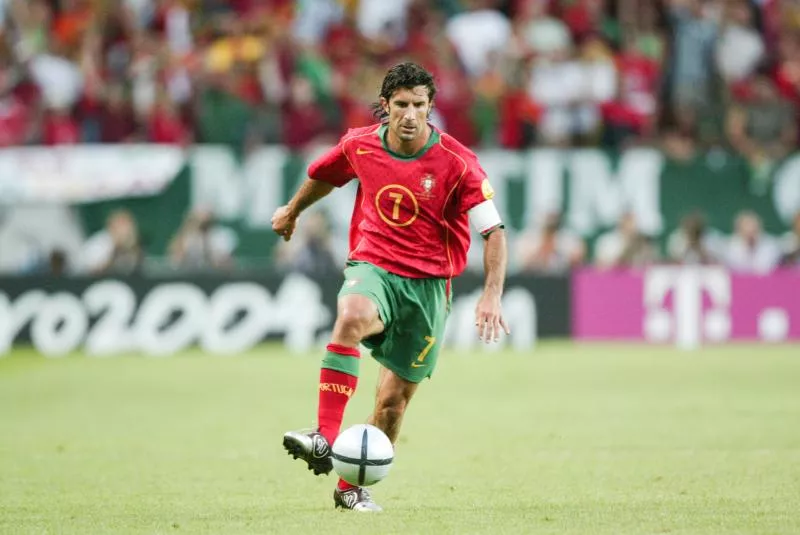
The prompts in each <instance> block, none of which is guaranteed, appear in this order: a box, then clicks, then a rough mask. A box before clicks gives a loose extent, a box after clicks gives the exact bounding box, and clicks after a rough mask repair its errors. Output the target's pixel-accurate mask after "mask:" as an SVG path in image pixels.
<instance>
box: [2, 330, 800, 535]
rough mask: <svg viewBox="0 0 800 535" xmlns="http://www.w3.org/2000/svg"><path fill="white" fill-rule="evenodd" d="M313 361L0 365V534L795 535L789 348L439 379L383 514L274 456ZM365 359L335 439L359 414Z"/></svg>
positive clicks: (546, 359) (302, 399)
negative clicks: (338, 505)
mask: <svg viewBox="0 0 800 535" xmlns="http://www.w3.org/2000/svg"><path fill="white" fill-rule="evenodd" d="M317 367H318V358H317V356H316V355H312V356H309V357H297V356H289V355H285V354H283V353H282V352H281V350H280V348H278V347H275V346H267V347H263V348H260V349H259V350H257V351H254V352H252V353H251V354H248V355H246V356H242V357H237V358H217V357H207V356H202V355H199V354H196V353H192V354H186V355H183V356H180V357H176V358H168V359H148V358H142V357H125V358H116V359H92V358H88V357H82V356H74V357H70V358H66V359H60V360H48V359H45V358H42V357H38V356H35V355H33V354H30V353H27V352H22V351H19V352H17V353H15V354H14V355H13V356H11V357H9V358H6V359H2V360H0V532H2V533H14V534H17V533H81V534H86V533H224V534H230V533H324V534H326V535H327V534H333V533H348V534H349V533H436V534H440V533H514V534H517V533H558V534H615V535H616V534H626V533H631V534H647V533H681V534H683V533H703V534H725V535H730V534H738V533H741V534H762V533H763V534H779V533H786V534H796V533H800V348H798V347H797V346H795V347H791V346H774V347H766V346H732V347H727V348H716V349H705V350H703V351H700V352H697V353H680V352H676V351H675V350H673V349H670V348H653V347H645V346H600V345H586V346H580V345H571V344H564V343H550V344H542V345H541V346H540V347H539V349H537V351H536V352H534V353H532V354H529V355H520V354H511V353H508V354H506V353H502V354H500V353H497V354H470V355H457V354H453V353H447V354H445V355H443V357H442V358H441V359H440V365H439V369H438V370H437V374H436V376H435V377H434V379H433V380H432V381H430V382H426V383H424V384H423V385H422V387H421V388H420V390H419V393H418V396H417V398H416V399H415V400H414V401H413V402H412V404H411V407H410V409H409V413H408V415H407V418H406V422H405V425H404V428H403V433H402V436H401V438H400V442H399V444H398V450H397V461H396V464H395V466H394V467H393V468H392V472H391V473H390V475H389V477H388V478H387V479H386V480H385V481H384V482H381V483H380V484H379V485H377V486H375V487H374V492H373V495H374V496H375V498H376V501H378V503H380V504H382V505H383V506H384V508H385V509H386V511H385V512H384V513H383V514H380V515H358V514H354V513H350V512H337V511H334V510H333V509H332V499H331V492H332V486H333V484H334V481H335V480H334V478H333V477H327V478H314V477H312V476H311V475H310V472H307V471H306V470H305V469H304V468H303V466H301V464H300V463H299V462H298V461H292V460H291V459H290V458H289V457H287V456H286V455H285V453H284V452H283V451H282V449H281V447H280V443H281V440H280V438H281V434H282V433H283V431H285V430H287V429H292V428H297V427H303V426H308V425H310V424H311V423H312V422H313V419H314V413H315V406H316V377H317V373H318V372H317ZM375 377H376V365H375V363H374V362H373V361H371V360H370V359H364V364H363V366H362V375H361V385H360V390H359V392H358V393H357V394H356V396H355V397H354V398H353V401H352V402H351V405H350V407H349V408H348V412H347V415H346V419H345V423H346V424H351V423H356V422H360V421H362V420H363V419H364V417H365V416H366V415H367V413H368V412H369V410H370V406H371V401H372V399H371V398H372V393H373V387H374V381H375Z"/></svg>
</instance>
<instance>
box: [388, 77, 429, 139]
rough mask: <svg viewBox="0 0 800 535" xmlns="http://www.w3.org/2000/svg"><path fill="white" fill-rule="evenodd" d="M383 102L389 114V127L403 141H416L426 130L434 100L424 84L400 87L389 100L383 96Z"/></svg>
mask: <svg viewBox="0 0 800 535" xmlns="http://www.w3.org/2000/svg"><path fill="white" fill-rule="evenodd" d="M381 104H383V109H384V110H385V111H386V112H387V113H388V114H389V128H390V129H391V130H392V132H394V134H395V135H396V136H397V137H398V138H400V140H401V141H414V140H415V139H417V138H418V137H419V136H421V135H422V134H423V133H424V132H425V123H426V121H427V120H428V114H429V113H430V111H431V105H432V102H431V101H430V99H429V98H428V88H427V87H425V86H424V85H418V86H416V87H414V88H413V89H405V88H401V89H398V90H397V91H395V92H394V94H393V95H392V97H391V98H390V99H389V101H387V100H386V99H384V98H381Z"/></svg>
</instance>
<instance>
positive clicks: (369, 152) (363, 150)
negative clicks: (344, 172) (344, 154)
mask: <svg viewBox="0 0 800 535" xmlns="http://www.w3.org/2000/svg"><path fill="white" fill-rule="evenodd" d="M356 154H358V155H359V156H361V155H362V154H372V151H371V150H366V149H362V148H361V147H358V148H357V149H356Z"/></svg>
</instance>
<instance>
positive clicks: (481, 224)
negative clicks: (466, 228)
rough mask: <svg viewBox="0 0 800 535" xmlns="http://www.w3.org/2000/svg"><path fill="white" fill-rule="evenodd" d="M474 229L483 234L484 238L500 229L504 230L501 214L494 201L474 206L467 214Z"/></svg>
mask: <svg viewBox="0 0 800 535" xmlns="http://www.w3.org/2000/svg"><path fill="white" fill-rule="evenodd" d="M467 215H469V221H470V223H472V227H473V228H474V229H475V230H477V231H478V232H480V233H481V236H483V237H484V238H485V237H487V236H488V235H489V234H491V233H492V232H494V231H495V230H497V229H499V228H503V222H502V221H501V220H500V213H499V212H498V211H497V207H496V206H495V205H494V201H493V200H491V199H489V200H487V201H483V202H482V203H480V204H478V205H476V206H473V207H472V208H470V210H469V211H468V212H467Z"/></svg>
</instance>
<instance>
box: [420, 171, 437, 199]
mask: <svg viewBox="0 0 800 535" xmlns="http://www.w3.org/2000/svg"><path fill="white" fill-rule="evenodd" d="M419 185H420V187H421V188H422V193H421V195H420V197H422V198H423V199H430V198H431V197H433V187H434V186H435V185H436V179H435V178H433V175H431V174H427V175H425V176H424V177H422V178H421V179H420V181H419Z"/></svg>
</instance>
